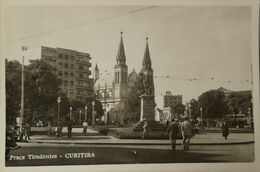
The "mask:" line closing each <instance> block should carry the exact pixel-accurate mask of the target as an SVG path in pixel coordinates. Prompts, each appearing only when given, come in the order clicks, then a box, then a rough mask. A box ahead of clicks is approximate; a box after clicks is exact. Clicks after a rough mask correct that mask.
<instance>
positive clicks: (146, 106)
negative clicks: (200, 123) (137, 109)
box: [134, 38, 165, 131]
mask: <svg viewBox="0 0 260 172" xmlns="http://www.w3.org/2000/svg"><path fill="white" fill-rule="evenodd" d="M142 65H143V68H142V70H141V74H142V80H143V85H144V89H145V93H144V94H143V95H141V96H140V98H141V115H140V121H139V122H138V123H137V125H136V127H135V129H134V131H142V130H143V123H144V120H145V121H147V123H148V126H150V128H151V129H152V130H155V131H162V130H165V127H163V126H162V125H160V124H159V123H158V122H156V121H155V100H154V81H153V69H152V62H151V58H150V52H149V46H148V38H146V47H145V51H144V57H143V61H142Z"/></svg>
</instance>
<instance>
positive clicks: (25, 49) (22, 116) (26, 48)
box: [20, 46, 28, 132]
mask: <svg viewBox="0 0 260 172" xmlns="http://www.w3.org/2000/svg"><path fill="white" fill-rule="evenodd" d="M27 50H28V47H25V46H22V52H23V51H27ZM21 89H22V90H21V91H22V92H21V113H20V131H21V132H22V126H23V122H24V55H23V56H22V80H21Z"/></svg>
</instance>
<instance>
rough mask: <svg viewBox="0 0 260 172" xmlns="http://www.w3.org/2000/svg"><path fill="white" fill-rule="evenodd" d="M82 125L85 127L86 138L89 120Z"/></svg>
mask: <svg viewBox="0 0 260 172" xmlns="http://www.w3.org/2000/svg"><path fill="white" fill-rule="evenodd" d="M82 125H83V134H84V136H86V135H87V130H88V123H87V120H85V121H84V122H83V124H82Z"/></svg>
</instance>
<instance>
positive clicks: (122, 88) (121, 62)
mask: <svg viewBox="0 0 260 172" xmlns="http://www.w3.org/2000/svg"><path fill="white" fill-rule="evenodd" d="M147 40H148V39H146V48H145V53H144V57H143V61H142V64H143V68H142V69H141V72H140V73H142V76H140V75H139V74H137V73H136V71H135V70H134V69H133V70H132V72H131V73H130V74H128V66H127V64H126V54H125V49H124V43H123V33H122V32H121V37H120V43H119V47H118V52H117V56H116V64H115V66H114V77H113V81H112V82H111V83H102V82H101V81H102V78H100V76H99V69H98V66H97V65H96V66H95V69H94V81H95V84H94V91H95V96H96V98H97V99H98V100H99V101H100V102H101V103H102V106H103V109H104V111H105V118H106V119H105V121H107V122H108V123H109V122H110V123H111V122H119V123H122V122H124V121H125V120H127V119H129V118H131V114H127V112H126V101H127V97H128V95H129V89H130V87H131V86H133V85H134V83H135V82H136V81H138V80H140V79H143V80H144V82H143V84H144V87H145V89H146V90H147V92H148V93H150V94H152V95H154V84H153V71H152V68H151V59H150V53H149V48H148V41H147Z"/></svg>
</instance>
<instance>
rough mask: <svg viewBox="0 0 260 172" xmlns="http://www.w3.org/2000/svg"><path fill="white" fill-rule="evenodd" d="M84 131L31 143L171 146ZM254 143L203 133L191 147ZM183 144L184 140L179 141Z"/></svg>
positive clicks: (248, 136)
mask: <svg viewBox="0 0 260 172" xmlns="http://www.w3.org/2000/svg"><path fill="white" fill-rule="evenodd" d="M81 133H82V129H81V128H78V129H76V128H75V129H73V134H74V136H73V134H72V138H67V137H66V134H67V133H66V129H64V130H63V137H61V138H57V137H55V136H47V135H35V136H31V140H30V141H29V142H31V143H49V144H51V143H53V144H54V143H55V144H92V145H169V144H170V141H169V140H141V139H140V140H136V139H117V138H114V137H112V136H104V135H100V134H99V133H98V132H96V131H94V130H91V129H88V133H87V136H83V135H82V134H81ZM249 143H254V134H253V133H231V134H230V135H229V137H228V139H227V140H225V139H224V138H223V137H222V134H221V133H201V134H197V135H195V136H194V137H193V138H192V139H191V145H230V144H249ZM177 144H182V140H177Z"/></svg>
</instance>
